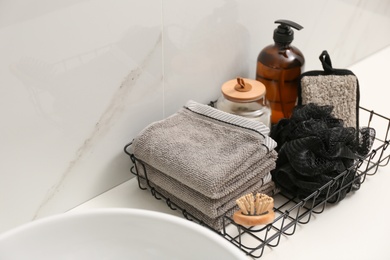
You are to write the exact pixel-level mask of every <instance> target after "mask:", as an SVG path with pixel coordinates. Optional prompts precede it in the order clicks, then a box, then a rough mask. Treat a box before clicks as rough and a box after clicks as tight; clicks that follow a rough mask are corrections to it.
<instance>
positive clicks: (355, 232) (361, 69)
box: [72, 46, 390, 260]
mask: <svg viewBox="0 0 390 260" xmlns="http://www.w3.org/2000/svg"><path fill="white" fill-rule="evenodd" d="M388 60H390V46H389V47H387V48H385V49H383V50H381V51H379V52H377V53H375V54H374V55H372V56H370V57H368V58H366V59H364V60H362V61H360V62H358V63H357V64H355V65H353V66H351V67H350V68H349V69H351V70H352V71H353V72H354V73H355V74H356V76H357V77H358V79H359V83H360V93H361V99H360V100H361V101H360V105H361V106H363V107H365V108H367V109H370V110H374V111H375V112H377V113H379V114H382V115H384V116H386V117H389V116H390V110H389V107H390V106H389V103H388V102H390V96H389V93H390V91H389V90H388V88H390V83H389V82H388V79H387V76H388V74H389V69H390V67H389V66H388ZM332 62H333V65H334V67H335V68H337V62H336V61H333V60H332ZM363 123H364V122H361V125H363ZM384 128H386V126H384ZM388 138H389V137H388ZM129 174H130V173H129ZM389 188H390V166H389V165H388V166H386V167H382V168H380V169H379V171H378V172H377V174H376V175H374V176H371V177H368V178H367V179H366V181H365V182H364V183H363V185H362V186H361V188H360V190H359V191H357V192H354V193H352V194H349V195H348V196H347V197H346V198H345V199H344V200H343V201H341V202H340V203H338V204H337V205H336V206H331V207H327V208H326V209H325V211H324V212H323V213H322V214H319V215H314V216H313V218H312V220H311V221H310V223H308V224H306V225H300V226H298V228H297V231H296V232H295V234H294V235H293V236H290V237H283V238H282V240H281V242H280V244H279V245H278V246H277V247H276V248H273V249H267V250H265V252H264V255H263V256H262V257H261V258H260V259H273V260H276V259H277V260H279V259H300V260H304V259H310V260H313V259H317V260H319V259H344V260H346V259H354V260H357V259H361V260H363V259H364V260H366V259H375V260H378V259H390V247H389V245H388V240H389V239H388V234H390V224H389V223H390V222H389V221H388V218H389V215H390V209H389V207H388V206H387V205H388V204H389V201H390V192H388V191H387V190H388V189H389ZM106 207H110V208H111V207H125V208H139V209H147V210H154V211H159V212H165V213H168V214H173V215H177V216H181V214H180V213H179V212H176V211H172V210H170V209H169V208H168V207H167V206H166V204H165V203H164V202H161V201H158V200H156V199H155V198H154V197H153V196H152V195H151V194H150V192H149V191H143V190H140V189H139V188H138V183H137V180H136V178H133V179H131V180H129V181H127V182H125V183H123V184H121V185H119V186H117V187H115V188H114V189H111V190H109V191H107V192H106V193H104V194H102V195H100V196H98V197H96V198H94V199H92V200H90V201H88V202H86V203H84V204H82V205H80V206H78V207H76V208H74V209H72V211H83V210H88V209H91V208H106Z"/></svg>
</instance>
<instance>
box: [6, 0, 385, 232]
mask: <svg viewBox="0 0 390 260" xmlns="http://www.w3.org/2000/svg"><path fill="white" fill-rule="evenodd" d="M277 19H290V20H293V21H296V22H298V23H300V24H301V25H303V26H304V27H305V28H304V29H303V30H302V31H299V32H296V34H295V41H294V45H296V46H297V47H299V48H300V49H301V51H302V52H303V53H304V54H305V57H306V67H305V68H306V70H312V69H320V68H321V66H320V64H319V60H318V56H319V54H320V53H321V51H322V50H324V49H326V50H328V51H329V53H330V54H331V56H332V61H333V65H334V66H335V67H340V68H341V67H346V66H349V65H351V64H353V63H354V62H356V61H357V60H359V59H362V58H363V57H366V56H367V55H369V54H371V53H373V52H375V51H377V50H379V49H382V48H383V47H385V46H387V45H389V44H390V34H389V33H387V32H388V31H389V27H390V2H389V1H388V0H373V1H359V0H322V1H310V0H296V1H288V0H275V1H265V0H246V1H238V0H215V1H206V0H199V1H180V0H144V1H135V0H113V1H112V0H111V1H109V0H93V1H92V0H90V1H87V0H70V1H69V0H67V1H66V0H52V1H47V0H36V1H27V0H2V1H0V98H1V102H0V117H1V119H2V126H1V132H0V133H1V134H0V140H1V143H0V155H1V163H0V232H2V231H5V230H7V229H10V228H12V227H15V226H17V225H20V224H22V223H25V222H28V221H30V220H33V219H36V218H39V217H42V216H47V215H50V214H54V213H59V212H64V211H66V210H68V209H70V208H72V207H74V206H77V205H79V204H80V203H82V202H85V201H87V200H88V199H90V198H92V197H94V196H96V195H99V194H101V193H102V192H104V191H106V190H108V189H110V188H112V187H114V186H115V185H117V184H119V183H122V182H123V181H126V180H127V179H129V178H131V177H132V176H131V174H130V173H129V166H130V162H129V159H128V157H127V156H126V155H125V154H124V153H123V146H124V145H125V144H126V143H127V142H129V141H131V139H132V138H133V137H134V136H135V135H136V134H137V133H138V132H139V131H140V130H141V129H142V128H144V127H145V126H146V125H147V124H149V123H151V122H153V121H155V120H158V119H162V118H164V117H166V116H168V115H170V114H172V113H174V112H175V111H176V110H177V109H178V108H179V107H181V106H182V105H183V104H184V103H185V102H186V101H187V100H188V99H193V100H196V101H198V102H203V103H206V102H208V101H210V100H213V99H215V98H217V97H218V96H219V91H220V85H221V84H222V83H223V82H224V81H226V80H229V79H231V78H234V77H236V76H238V75H240V76H244V77H252V78H253V77H254V75H255V66H256V58H257V55H258V53H259V51H260V50H261V49H262V48H263V47H265V46H266V45H268V44H270V43H272V33H273V29H274V28H275V26H276V25H275V24H274V23H273V22H274V21H275V20H277Z"/></svg>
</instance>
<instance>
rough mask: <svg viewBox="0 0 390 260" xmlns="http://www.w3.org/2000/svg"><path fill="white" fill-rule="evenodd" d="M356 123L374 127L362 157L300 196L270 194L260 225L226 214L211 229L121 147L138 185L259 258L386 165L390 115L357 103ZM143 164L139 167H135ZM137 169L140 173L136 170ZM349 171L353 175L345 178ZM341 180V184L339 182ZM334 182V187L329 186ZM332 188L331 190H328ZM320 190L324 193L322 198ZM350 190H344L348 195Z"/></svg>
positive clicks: (141, 164) (245, 251)
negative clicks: (265, 220) (269, 218)
mask: <svg viewBox="0 0 390 260" xmlns="http://www.w3.org/2000/svg"><path fill="white" fill-rule="evenodd" d="M359 113H360V122H361V123H360V125H362V126H363V122H367V124H366V125H365V126H367V127H372V128H374V129H375V131H376V137H375V141H374V145H373V147H374V148H373V149H372V150H371V151H370V152H369V153H368V154H367V155H366V156H365V157H364V158H360V159H359V160H357V161H356V162H355V163H354V164H353V165H352V166H351V167H350V168H348V169H347V170H345V171H344V172H342V173H340V174H339V175H338V176H336V177H334V178H333V179H332V180H331V181H329V182H328V183H326V184H325V185H323V186H322V187H321V188H319V189H317V190H316V191H315V192H313V193H312V194H310V195H309V196H307V197H306V198H304V199H298V198H297V197H293V196H290V195H289V194H287V193H285V192H283V191H281V192H279V193H278V194H277V195H275V196H274V211H275V219H274V221H273V222H272V223H270V224H268V225H262V226H253V227H244V226H241V225H239V224H237V223H235V222H234V220H233V219H232V218H230V217H228V216H224V218H223V228H222V229H221V230H214V229H213V228H211V227H210V226H208V225H206V224H205V223H204V222H202V221H201V220H199V219H197V218H195V217H194V216H193V215H191V214H190V213H189V212H187V210H186V209H185V208H182V207H179V206H178V205H177V204H175V203H174V202H172V201H171V200H170V198H168V197H166V196H164V195H163V194H161V193H160V192H158V191H157V190H156V189H155V188H154V187H153V185H152V184H151V183H150V182H149V180H148V175H147V172H146V169H145V166H144V165H143V163H142V161H140V160H138V159H137V158H136V157H135V156H134V155H133V154H131V153H130V152H129V151H128V148H129V146H130V145H131V143H129V144H127V145H126V146H125V148H124V151H125V153H126V154H128V155H129V156H130V159H131V161H132V162H133V166H132V167H131V168H130V171H131V173H132V174H134V175H135V176H136V178H137V180H138V185H139V188H140V189H142V190H149V191H150V192H151V194H152V195H153V196H154V197H155V198H156V199H158V200H162V201H164V202H165V203H166V204H167V206H168V207H169V208H170V209H172V210H177V211H181V213H182V215H183V216H184V217H185V218H186V219H188V220H190V221H194V222H196V223H198V224H200V225H203V226H206V227H208V228H210V229H211V230H213V231H215V232H216V233H218V234H220V235H221V236H222V237H224V238H225V239H227V240H228V241H230V242H231V243H232V244H233V245H235V246H236V247H238V248H239V249H241V250H242V251H243V252H244V253H245V254H247V255H248V256H251V257H254V258H260V257H261V256H262V255H263V253H264V250H265V248H267V247H271V248H272V247H276V246H278V245H279V243H280V241H281V238H282V237H283V236H291V235H293V234H294V233H295V231H296V229H297V226H298V225H304V224H307V223H309V222H310V220H311V219H312V216H313V215H317V214H321V213H322V212H324V211H325V210H326V208H327V204H329V203H330V202H331V203H332V204H335V203H337V202H339V198H340V194H341V193H342V191H344V190H345V189H348V188H350V187H351V186H352V185H353V186H354V189H353V190H354V191H356V190H358V189H359V188H360V186H361V185H362V184H363V183H364V181H365V180H366V178H367V177H368V176H372V175H375V174H376V173H377V172H378V169H379V167H383V166H386V165H387V164H388V163H389V160H390V153H389V150H387V147H388V145H389V142H390V139H389V136H388V135H389V129H390V118H387V117H385V116H382V115H380V114H377V113H375V112H374V111H371V110H368V109H365V108H363V107H360V111H359ZM139 167H143V169H139ZM140 172H142V173H143V175H141V174H139V173H140ZM351 174H353V175H354V178H353V179H351V178H347V176H350V175H351ZM340 183H341V185H340ZM336 184H337V190H336V191H335V192H334V191H333V190H334V189H332V188H333V186H334V185H336ZM330 190H332V192H329V191H330ZM320 194H322V195H323V194H326V195H325V199H324V197H323V196H321V199H319V195H320ZM352 194H353V192H350V193H348V196H351V195H352Z"/></svg>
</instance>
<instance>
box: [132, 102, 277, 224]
mask: <svg viewBox="0 0 390 260" xmlns="http://www.w3.org/2000/svg"><path fill="white" fill-rule="evenodd" d="M268 133H269V129H268V128H267V127H266V126H264V125H263V124H262V123H260V122H255V121H251V120H248V119H246V118H243V117H239V116H235V115H231V114H228V113H225V112H223V111H220V110H217V109H215V108H212V107H210V106H207V105H202V104H199V103H196V102H194V101H189V102H188V103H187V104H186V106H185V107H183V108H182V109H180V110H179V111H177V112H176V113H175V114H173V115H172V116H170V117H168V118H166V119H164V120H161V121H157V122H155V123H152V124H150V125H149V126H148V127H146V128H145V129H144V130H142V131H141V132H140V134H139V135H138V136H137V137H136V138H135V139H134V140H133V143H132V145H131V148H130V149H131V153H132V154H134V156H135V157H136V158H137V159H138V160H139V162H142V163H143V164H144V166H145V168H146V173H147V178H148V180H149V181H150V183H151V184H152V186H153V187H155V188H156V190H157V191H159V192H160V193H162V194H163V195H168V197H169V198H170V199H171V200H172V201H174V202H175V203H177V204H178V205H179V206H181V207H183V208H184V209H185V210H186V211H188V212H190V213H191V214H192V215H194V216H195V217H197V218H199V219H201V220H202V221H204V222H205V223H206V224H208V225H210V226H211V227H213V228H218V229H219V228H220V227H221V224H222V222H221V220H222V218H223V216H224V215H225V214H227V215H229V214H230V215H231V214H232V213H233V212H234V210H233V209H236V206H235V199H236V198H238V197H240V196H242V195H245V194H247V193H250V192H260V191H262V190H263V189H264V191H265V192H266V193H268V194H271V193H273V191H274V189H275V186H274V183H273V182H272V181H271V180H269V176H268V174H269V172H270V171H271V170H272V169H274V168H275V161H276V158H277V153H276V152H275V151H274V149H275V147H276V142H275V141H274V140H273V139H271V138H270V137H269V136H268ZM137 168H138V171H139V170H140V169H143V167H137ZM139 174H140V175H143V174H144V173H140V172H139ZM265 192H264V193H265Z"/></svg>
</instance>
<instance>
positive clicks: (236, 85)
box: [221, 78, 265, 103]
mask: <svg viewBox="0 0 390 260" xmlns="http://www.w3.org/2000/svg"><path fill="white" fill-rule="evenodd" d="M221 90H222V94H223V96H224V97H225V98H226V99H228V100H230V101H233V102H238V103H242V102H252V101H256V100H259V99H260V98H261V97H262V96H264V95H265V86H264V84H263V83H261V82H259V81H257V80H253V79H243V78H237V79H232V80H229V81H227V82H225V83H224V84H223V85H222V88H221Z"/></svg>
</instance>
